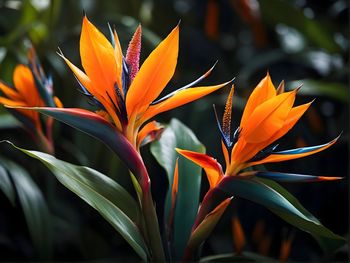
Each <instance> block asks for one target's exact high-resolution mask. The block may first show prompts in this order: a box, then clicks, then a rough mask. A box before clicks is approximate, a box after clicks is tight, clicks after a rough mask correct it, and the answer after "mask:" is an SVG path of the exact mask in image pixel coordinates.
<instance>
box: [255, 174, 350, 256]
mask: <svg viewBox="0 0 350 263" xmlns="http://www.w3.org/2000/svg"><path fill="white" fill-rule="evenodd" d="M258 180H259V181H261V182H263V183H264V184H265V185H267V186H269V187H271V188H272V189H274V190H275V191H277V192H279V193H280V194H281V195H283V197H284V198H286V199H287V200H288V201H289V202H290V203H291V204H292V205H293V206H294V207H295V208H297V209H298V210H299V211H300V212H302V213H303V214H304V215H306V216H307V217H308V218H310V219H311V221H310V222H304V221H302V220H300V219H299V218H295V217H293V216H291V215H288V214H283V213H279V211H273V212H274V213H275V214H277V215H278V216H280V217H281V218H283V219H284V220H286V221H287V222H288V223H290V224H292V225H294V226H296V227H299V228H300V229H302V230H304V231H306V232H308V233H310V234H311V235H312V236H313V237H314V238H315V239H316V240H317V241H318V243H319V244H320V246H321V247H322V249H324V250H325V251H326V252H333V251H334V250H336V249H338V248H340V247H341V246H343V245H345V243H346V241H345V239H344V238H343V237H342V236H339V235H337V234H334V233H333V232H332V231H331V230H329V229H328V228H326V227H325V226H323V225H322V224H321V223H320V222H319V221H318V219H316V218H315V217H314V216H313V215H312V214H311V213H310V212H309V211H307V210H306V209H305V208H304V207H303V206H302V205H301V204H300V202H299V201H298V200H297V199H296V198H295V197H294V196H293V195H292V194H291V193H289V192H288V191H287V190H286V189H285V188H283V187H282V186H281V185H279V184H278V183H276V182H274V181H271V180H268V179H262V178H259V179H258Z"/></svg>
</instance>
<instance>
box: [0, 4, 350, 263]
mask: <svg viewBox="0 0 350 263" xmlns="http://www.w3.org/2000/svg"><path fill="white" fill-rule="evenodd" d="M83 12H86V13H87V15H88V17H89V19H90V20H91V21H92V22H93V23H94V24H95V25H96V26H97V27H98V28H99V29H100V30H101V31H102V32H103V33H104V34H105V35H106V36H109V34H108V26H107V23H110V24H111V25H115V27H116V29H117V31H118V35H119V38H120V41H121V44H122V48H123V50H124V51H125V50H126V48H127V45H128V42H129V40H130V38H131V37H132V34H133V32H134V30H135V29H136V27H137V25H138V24H139V23H141V24H142V28H143V39H142V41H143V42H142V51H141V52H142V54H141V61H143V60H144V59H145V58H146V57H147V56H148V54H149V53H150V52H151V51H152V50H153V49H154V48H155V46H156V45H157V44H158V43H159V42H160V41H161V39H163V38H164V37H165V36H166V35H167V34H168V33H169V32H170V31H171V29H172V28H173V27H175V26H176V24H177V23H178V22H179V21H180V20H181V26H180V53H179V59H178V66H177V70H176V73H175V75H174V77H173V79H172V81H171V82H170V83H169V85H168V86H167V88H166V90H165V92H166V93H168V92H170V91H172V90H174V89H176V88H179V87H181V86H183V85H185V84H187V83H189V82H191V81H193V80H194V79H196V78H197V77H198V76H200V75H201V74H203V73H204V72H205V71H206V70H207V69H209V68H210V67H211V66H212V65H213V64H214V63H215V61H216V60H218V64H217V65H216V67H215V69H214V71H213V73H212V74H211V75H210V76H209V77H208V78H207V79H206V80H204V81H203V84H208V85H209V84H214V83H221V82H224V81H228V80H230V79H232V78H233V77H235V81H234V84H235V97H234V109H233V126H234V127H237V125H238V123H239V121H240V116H241V113H242V109H243V107H244V105H245V102H246V99H247V97H248V96H249V94H250V92H251V91H252V89H253V88H254V87H255V86H256V84H257V83H258V82H259V81H260V80H261V79H262V78H263V77H264V76H265V75H266V72H267V71H268V72H269V73H270V75H271V77H272V80H273V82H274V84H275V85H276V87H277V86H278V84H279V83H280V82H281V81H282V80H285V81H286V87H287V88H288V89H291V88H296V87H297V86H299V85H300V84H303V87H302V89H301V90H300V92H299V96H298V98H297V102H296V104H301V103H305V102H308V101H311V100H313V99H314V98H316V100H315V102H314V103H313V104H312V107H311V108H310V109H309V110H308V112H307V113H306V114H305V115H304V117H303V118H302V119H301V121H300V122H299V123H298V124H297V125H296V126H295V127H294V129H293V130H292V131H291V132H289V134H288V135H286V136H285V137H284V138H283V139H282V140H281V141H280V146H279V149H288V148H289V147H292V148H295V147H302V146H306V145H317V144H322V143H326V142H328V141H330V140H332V139H333V138H335V137H336V136H338V135H339V134H340V133H342V136H341V138H340V139H339V141H338V142H337V143H336V144H335V145H334V146H333V147H331V148H330V149H328V150H326V151H324V152H322V153H319V154H316V155H313V156H311V157H307V158H303V159H301V160H295V161H289V162H286V163H282V164H271V165H267V167H266V168H268V169H269V170H273V171H285V172H287V171H288V172H294V173H304V174H314V175H325V176H327V175H328V176H342V177H345V179H343V180H342V181H334V182H324V183H314V184H306V183H305V184H292V185H284V186H285V187H286V188H287V189H288V190H290V191H291V192H292V193H293V194H294V195H295V196H296V197H297V198H298V199H299V200H300V202H301V203H302V204H303V205H304V206H305V207H306V208H307V209H308V210H309V211H310V212H311V213H313V214H314V215H315V216H316V217H317V218H319V219H320V221H321V222H322V223H323V224H324V225H325V226H326V227H328V228H329V229H331V230H332V231H334V232H335V233H337V234H340V235H343V236H346V237H347V236H348V230H349V228H348V227H349V209H348V207H349V197H348V190H349V184H348V172H349V144H348V141H349V104H348V101H349V73H350V72H349V2H348V1H346V0H324V1H316V0H231V1H229V0H226V1H225V0H221V1H220V0H201V1H200V0H144V1H139V0H130V1H123V0H114V1H107V0H105V1H97V0H84V1H83V0H80V1H62V0H51V1H50V0H23V1H17V0H8V1H5V0H0V79H2V80H4V81H6V82H8V83H12V73H13V69H14V67H15V65H16V64H18V63H26V62H27V60H26V49H27V48H28V45H29V43H30V41H31V42H32V44H33V46H34V47H35V48H36V50H37V53H38V56H39V58H40V60H41V62H42V64H43V67H44V69H45V71H46V73H49V74H51V75H52V77H53V81H54V89H55V93H56V95H57V96H58V97H59V98H60V99H61V101H62V102H63V104H64V106H65V107H83V108H89V107H90V105H89V104H88V103H87V102H86V100H85V99H84V97H83V96H81V95H80V93H79V92H78V91H77V88H78V84H77V82H76V81H75V79H74V77H73V75H72V73H71V71H70V70H69V69H68V68H67V66H66V65H65V64H64V63H63V61H62V59H60V58H59V56H58V55H57V54H56V52H57V51H58V47H59V48H61V49H62V51H63V53H64V54H65V55H66V57H68V58H69V59H70V60H71V61H72V62H73V63H74V64H76V65H80V58H79V36H80V30H81V22H82V17H83ZM228 92H229V87H227V88H224V89H222V90H221V91H219V92H216V93H215V94H212V95H210V96H207V97H206V98H204V99H201V100H200V101H197V102H195V103H192V104H190V105H186V106H183V107H181V108H180V109H176V110H175V111H171V112H168V113H164V114H162V115H161V116H159V118H157V121H160V122H163V123H168V122H169V121H170V119H171V118H178V119H180V120H181V121H182V122H183V123H185V124H186V125H187V126H188V127H190V128H191V129H192V130H193V131H194V132H195V134H196V135H197V137H198V138H199V140H200V141H201V142H202V143H203V144H205V145H206V148H207V152H208V153H209V154H210V155H212V156H216V157H217V159H218V160H219V161H223V157H222V155H221V149H220V144H219V133H218V131H217V128H216V123H215V118H214V114H213V110H212V104H214V103H215V104H216V106H217V108H218V110H219V112H222V111H223V108H224V103H225V100H226V96H227V95H228ZM0 114H1V115H0V140H5V139H7V140H11V141H13V142H14V143H15V144H16V145H19V146H22V147H24V148H27V149H35V147H36V146H35V144H33V142H32V141H31V138H30V137H29V136H28V135H27V133H26V132H25V131H24V130H23V129H21V127H20V124H19V123H18V122H17V121H16V120H15V119H14V118H12V117H11V115H9V114H8V112H7V111H6V110H5V109H4V108H3V107H1V110H0ZM55 138H56V139H55V145H56V152H57V157H58V158H60V159H63V160H66V161H70V162H72V163H76V164H80V165H87V166H90V167H93V168H95V169H97V170H98V171H101V172H103V173H105V174H107V175H109V176H110V177H112V178H113V179H116V180H117V181H118V182H120V183H121V184H122V185H124V186H125V187H126V188H128V189H132V187H131V183H130V181H129V176H127V171H126V169H125V167H124V166H123V165H122V164H121V162H120V161H119V159H118V158H116V157H115V156H113V154H112V153H111V152H110V151H109V150H108V149H107V148H106V147H105V146H104V145H102V144H101V143H100V142H97V141H96V140H94V139H92V138H90V137H88V136H86V135H85V134H82V133H80V132H78V131H76V130H73V129H72V128H70V127H68V126H65V125H63V124H59V123H56V124H55ZM143 154H144V156H145V159H146V162H147V164H148V166H149V167H150V170H151V172H150V173H151V174H152V175H153V177H156V178H154V180H153V191H154V194H155V199H156V200H158V202H159V203H160V204H161V200H162V199H163V198H164V195H165V193H166V189H167V181H166V176H165V172H164V171H163V170H162V169H161V167H159V166H158V165H157V163H156V161H155V160H154V159H153V157H152V156H151V154H150V153H149V147H145V148H144V149H143ZM0 156H1V157H5V158H7V159H10V160H12V161H14V162H16V163H17V164H19V165H20V166H22V167H25V169H26V170H27V172H28V173H29V174H30V177H31V178H32V179H33V182H34V183H35V185H37V189H36V188H35V189H36V191H38V192H40V196H41V197H42V198H41V197H40V198H39V199H40V202H43V203H44V204H45V206H47V210H48V214H47V216H48V218H49V221H50V226H49V227H47V228H46V230H45V231H49V232H50V237H49V239H48V241H47V242H48V246H49V247H50V248H51V252H50V253H49V254H50V255H49V257H50V259H51V260H55V261H61V260H64V261H75V260H79V261H82V260H122V259H123V260H131V261H137V260H138V257H137V255H135V254H134V252H133V251H132V249H131V248H129V246H128V245H127V243H126V242H125V241H123V239H122V238H121V237H120V236H118V234H116V232H115V231H114V230H113V228H112V227H111V226H110V225H109V224H108V223H107V222H106V221H104V219H103V218H102V217H101V216H99V215H98V214H97V213H96V212H95V211H94V210H93V209H92V208H91V207H89V206H88V205H87V204H85V203H84V202H83V201H82V200H80V199H79V198H78V197H76V196H75V195H74V194H72V193H71V192H70V191H68V190H67V189H66V188H64V187H63V186H62V185H60V184H59V183H58V182H56V181H55V179H54V178H53V176H52V175H50V172H49V171H48V170H46V169H45V168H44V167H43V166H42V165H41V164H39V163H38V162H36V161H34V160H33V159H29V158H27V157H25V156H23V154H20V153H19V152H15V151H13V150H11V149H9V147H6V146H4V145H2V146H0ZM189 176H190V175H189ZM203 179H204V180H203V183H202V188H203V193H205V191H206V190H207V188H208V184H207V182H206V179H205V177H203ZM0 186H1V182H0ZM23 187H28V186H26V185H24V186H23ZM0 189H1V187H0ZM33 191H34V190H33ZM17 195H20V190H18V189H17ZM20 200H21V199H20V198H17V199H14V200H12V202H11V201H9V199H8V197H7V196H6V194H5V193H2V192H1V191H0V259H1V260H16V261H22V260H38V259H40V258H41V255H40V252H38V249H37V248H36V247H35V242H33V240H32V238H33V233H32V232H31V231H33V229H30V228H28V213H26V212H23V211H24V210H23V209H21V207H22V206H23V203H21V201H20ZM22 208H23V207H22ZM157 209H158V212H159V213H161V212H162V207H161V205H159V206H157ZM232 214H234V215H237V216H238V217H239V218H240V221H241V224H242V227H243V230H244V231H245V234H246V240H247V242H246V247H245V249H246V250H248V251H253V252H255V253H259V254H261V255H266V256H270V257H272V258H278V255H279V248H280V244H281V240H283V239H284V238H286V235H289V234H290V233H292V234H293V235H294V239H293V242H292V247H291V254H290V259H291V260H293V261H314V262H318V261H324V262H326V261H346V260H347V253H346V249H344V250H343V251H342V250H340V251H338V252H337V253H336V254H333V255H331V256H329V255H325V254H324V253H323V252H322V250H321V249H320V248H319V246H318V244H317V242H316V241H315V240H314V239H313V238H312V237H311V236H310V235H308V234H307V233H303V232H301V231H300V230H297V229H294V228H293V227H292V226H290V225H288V224H287V223H284V222H283V221H281V220H280V219H279V218H277V217H276V216H274V215H273V214H271V213H270V212H269V211H267V210H266V209H264V208H262V207H259V206H257V205H254V204H252V203H250V202H248V201H245V200H242V199H237V200H235V201H234V202H233V204H232V205H231V206H230V209H228V211H227V212H226V213H225V215H224V217H223V218H222V220H221V222H220V223H219V224H218V226H217V228H216V229H215V231H214V233H213V234H212V235H211V237H210V238H209V240H208V242H207V243H206V244H205V246H204V249H203V255H211V254H217V253H229V252H232V251H233V245H232V235H231V216H232ZM37 227H38V228H40V226H37ZM259 229H260V230H259ZM35 231H36V230H34V232H35ZM38 231H39V230H38ZM256 231H260V232H261V233H263V234H262V237H263V238H259V239H257V237H256V234H255V235H254V233H256ZM50 248H48V249H50Z"/></svg>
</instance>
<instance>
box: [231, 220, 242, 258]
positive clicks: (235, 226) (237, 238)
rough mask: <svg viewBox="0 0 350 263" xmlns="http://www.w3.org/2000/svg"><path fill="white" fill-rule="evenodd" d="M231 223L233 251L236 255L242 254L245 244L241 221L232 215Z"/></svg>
mask: <svg viewBox="0 0 350 263" xmlns="http://www.w3.org/2000/svg"><path fill="white" fill-rule="evenodd" d="M231 224H232V238H233V244H234V247H235V251H236V253H237V254H238V255H240V254H242V251H243V248H244V246H245V235H244V231H243V227H242V225H241V222H240V221H239V219H238V217H237V216H234V217H233V218H232V220H231Z"/></svg>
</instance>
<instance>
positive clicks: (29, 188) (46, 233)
mask: <svg viewBox="0 0 350 263" xmlns="http://www.w3.org/2000/svg"><path fill="white" fill-rule="evenodd" d="M1 163H2V165H3V166H4V167H5V168H6V170H7V171H8V173H9V175H10V176H11V178H12V181H13V184H14V186H15V188H16V191H17V195H18V199H19V202H20V204H21V207H22V209H23V213H24V216H25V219H26V222H27V225H28V229H29V233H30V235H31V238H32V240H33V243H34V247H35V248H36V250H37V252H38V255H39V257H40V258H41V259H49V258H50V257H51V254H52V248H53V239H52V233H51V231H52V226H51V216H50V212H49V209H48V207H47V205H46V202H45V199H44V197H43V195H42V193H41V190H40V189H39V187H38V186H37V185H36V183H35V182H34V181H33V180H32V178H31V177H30V175H29V174H28V173H27V172H26V171H25V170H24V169H23V168H22V167H20V166H19V165H17V164H16V163H14V162H11V161H9V160H6V159H4V158H1Z"/></svg>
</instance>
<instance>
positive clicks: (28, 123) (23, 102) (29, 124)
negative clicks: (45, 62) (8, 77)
mask: <svg viewBox="0 0 350 263" xmlns="http://www.w3.org/2000/svg"><path fill="white" fill-rule="evenodd" d="M28 60H29V65H28V66H27V65H23V64H19V65H17V66H16V68H15V70H14V73H13V86H11V85H9V84H6V83H5V82H3V81H0V91H1V93H2V96H0V103H1V104H3V105H6V106H9V107H11V108H12V109H9V110H10V112H11V113H12V114H13V115H14V116H15V117H16V118H17V119H18V120H19V121H20V122H22V123H23V124H24V126H25V127H26V128H27V129H28V130H29V131H30V132H31V133H32V134H33V135H34V136H38V137H39V140H38V142H39V143H40V144H41V143H43V144H46V146H47V147H48V149H47V150H48V151H49V152H52V150H53V149H52V147H53V146H52V141H51V140H52V138H51V128H52V127H51V126H52V119H51V118H49V119H48V120H46V127H45V132H44V129H43V127H42V122H41V119H40V116H39V113H38V112H36V111H28V110H24V109H19V108H16V107H44V106H50V107H62V103H61V101H60V100H59V99H58V98H57V97H55V96H53V84H52V80H51V78H50V77H47V76H46V75H45V73H44V71H43V69H42V67H41V65H40V62H39V60H38V58H37V56H36V53H35V50H34V49H33V48H30V49H29V52H28ZM45 133H46V137H45V135H44V134H45ZM41 141H42V142H41Z"/></svg>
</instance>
